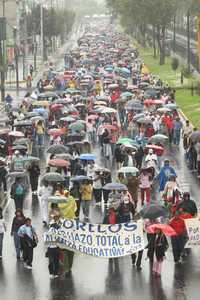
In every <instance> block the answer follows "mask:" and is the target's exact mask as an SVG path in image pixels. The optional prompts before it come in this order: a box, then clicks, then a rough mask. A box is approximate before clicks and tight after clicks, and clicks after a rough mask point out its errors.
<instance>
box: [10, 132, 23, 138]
mask: <svg viewBox="0 0 200 300" xmlns="http://www.w3.org/2000/svg"><path fill="white" fill-rule="evenodd" d="M8 135H9V136H13V137H19V138H21V137H24V134H23V132H21V131H11V132H9V133H8Z"/></svg>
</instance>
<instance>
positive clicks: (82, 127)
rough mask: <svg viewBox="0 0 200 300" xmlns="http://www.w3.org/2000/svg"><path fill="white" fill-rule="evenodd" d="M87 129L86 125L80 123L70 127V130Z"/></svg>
mask: <svg viewBox="0 0 200 300" xmlns="http://www.w3.org/2000/svg"><path fill="white" fill-rule="evenodd" d="M84 128H85V125H84V124H83V123H80V122H78V121H77V122H75V123H72V124H70V125H69V129H71V130H75V131H76V130H83V129H84Z"/></svg>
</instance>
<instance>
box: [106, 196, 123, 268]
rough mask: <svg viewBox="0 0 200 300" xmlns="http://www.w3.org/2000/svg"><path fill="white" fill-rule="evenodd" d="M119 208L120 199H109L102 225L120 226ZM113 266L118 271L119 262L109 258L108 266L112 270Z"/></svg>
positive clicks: (116, 259)
mask: <svg viewBox="0 0 200 300" xmlns="http://www.w3.org/2000/svg"><path fill="white" fill-rule="evenodd" d="M119 206H120V199H117V198H116V199H112V198H110V199H109V202H108V207H109V208H108V210H107V211H106V213H105V216H104V219H103V224H112V225H114V224H120V223H122V216H121V214H120V210H119ZM113 264H114V266H115V269H116V270H118V269H119V262H118V258H109V266H110V267H111V268H112V267H113Z"/></svg>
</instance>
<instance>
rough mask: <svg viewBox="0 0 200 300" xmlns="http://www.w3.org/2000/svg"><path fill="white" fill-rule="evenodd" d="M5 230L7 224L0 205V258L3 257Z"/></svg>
mask: <svg viewBox="0 0 200 300" xmlns="http://www.w3.org/2000/svg"><path fill="white" fill-rule="evenodd" d="M5 232H6V224H5V221H4V218H3V210H2V208H1V207H0V259H1V258H2V250H3V238H4V233H5Z"/></svg>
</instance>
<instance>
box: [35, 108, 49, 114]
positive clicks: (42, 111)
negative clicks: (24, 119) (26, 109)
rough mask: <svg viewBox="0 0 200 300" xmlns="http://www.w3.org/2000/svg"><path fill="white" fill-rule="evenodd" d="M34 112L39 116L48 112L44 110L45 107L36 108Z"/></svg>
mask: <svg viewBox="0 0 200 300" xmlns="http://www.w3.org/2000/svg"><path fill="white" fill-rule="evenodd" d="M33 112H36V113H38V114H43V113H45V112H46V109H45V108H43V107H40V108H35V109H34V110H33Z"/></svg>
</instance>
